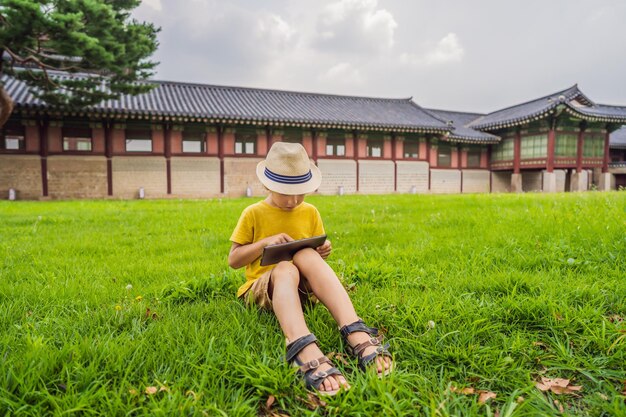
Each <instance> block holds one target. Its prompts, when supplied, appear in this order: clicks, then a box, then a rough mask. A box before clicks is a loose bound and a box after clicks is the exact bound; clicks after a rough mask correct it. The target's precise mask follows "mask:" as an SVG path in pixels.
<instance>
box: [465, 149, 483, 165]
mask: <svg viewBox="0 0 626 417" xmlns="http://www.w3.org/2000/svg"><path fill="white" fill-rule="evenodd" d="M482 153H483V152H482V149H480V148H478V149H474V148H470V149H469V150H468V151H467V167H468V168H480V157H481V156H482Z"/></svg>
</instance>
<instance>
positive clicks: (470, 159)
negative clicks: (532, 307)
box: [0, 74, 626, 199]
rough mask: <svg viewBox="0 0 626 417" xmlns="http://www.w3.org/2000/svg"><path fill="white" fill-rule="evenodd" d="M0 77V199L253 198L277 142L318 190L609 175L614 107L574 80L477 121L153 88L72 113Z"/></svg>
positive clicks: (352, 104) (318, 101)
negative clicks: (301, 163)
mask: <svg viewBox="0 0 626 417" xmlns="http://www.w3.org/2000/svg"><path fill="white" fill-rule="evenodd" d="M57 76H61V77H62V76H66V75H63V74H57ZM3 81H4V85H5V88H6V90H7V91H8V93H9V94H10V95H11V97H13V99H14V102H15V108H14V112H13V114H12V116H11V118H10V120H9V122H8V123H7V124H6V125H5V126H4V128H3V129H2V137H1V138H0V196H7V195H9V193H10V192H9V190H14V191H13V193H14V194H15V195H16V196H17V198H23V199H38V198H103V197H112V198H135V197H137V196H139V195H140V194H142V195H145V196H146V197H148V198H163V197H213V196H241V195H246V194H261V193H263V190H262V189H261V187H260V184H259V183H258V181H257V179H256V176H255V166H256V164H257V163H258V161H260V160H261V159H263V158H264V157H265V155H266V153H267V150H268V149H269V147H270V146H271V144H272V143H273V142H275V141H291V142H299V143H301V144H302V145H303V146H304V147H305V148H306V150H307V152H308V153H309V155H310V156H311V159H312V160H313V161H314V162H315V163H316V164H317V165H318V166H319V167H320V169H321V171H322V173H323V177H324V179H323V182H322V185H321V187H320V189H319V190H318V192H319V193H321V194H337V193H356V192H358V193H370V194H384V193H393V192H398V193H468V192H490V191H494V192H496V191H534V190H542V191H564V190H584V189H588V188H590V187H591V184H592V182H593V183H595V184H597V185H598V186H599V187H601V188H603V189H608V188H609V187H610V185H611V184H616V183H618V182H619V181H621V180H616V178H618V177H617V176H616V175H621V174H611V173H610V172H609V157H610V154H609V148H608V144H609V134H610V133H611V132H612V131H614V130H616V129H618V128H619V127H620V126H621V125H622V124H626V108H624V107H615V106H606V105H598V104H595V103H593V102H592V101H591V100H589V99H588V98H587V97H585V96H584V95H583V94H582V93H581V92H580V91H579V90H578V88H577V87H576V86H574V87H572V88H570V89H567V90H564V91H561V92H557V93H555V94H552V95H550V96H546V97H543V98H540V99H536V100H533V101H530V102H527V103H523V104H521V105H518V106H513V107H510V108H507V109H503V110H499V111H497V112H493V113H490V114H486V115H485V114H477V113H463V112H452V111H445V110H428V109H424V108H422V107H420V106H419V105H417V104H416V103H415V102H413V101H412V99H410V98H402V99H388V98H371V97H353V96H339V95H329V94H312V93H302V92H290V91H277V90H263V89H253V88H242V87H224V86H213V85H201V84H189V83H175V82H157V81H154V84H155V88H154V89H153V90H152V91H151V92H149V93H146V94H143V95H140V96H134V97H133V96H123V97H121V98H120V99H119V100H111V101H107V102H103V103H101V104H100V105H97V106H93V107H90V108H88V109H84V110H82V111H71V110H64V109H60V108H52V107H50V106H48V105H46V104H45V103H42V102H40V101H39V100H37V99H35V98H34V96H33V95H32V94H31V92H30V91H29V90H28V88H26V86H25V85H24V84H23V83H21V82H19V81H17V80H14V79H8V78H5V79H4V80H3ZM611 155H612V154H611ZM611 169H612V168H611ZM611 179H613V180H611Z"/></svg>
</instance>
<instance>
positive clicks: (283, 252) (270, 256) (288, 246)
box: [261, 235, 326, 266]
mask: <svg viewBox="0 0 626 417" xmlns="http://www.w3.org/2000/svg"><path fill="white" fill-rule="evenodd" d="M325 241H326V235H321V236H315V237H309V238H306V239H299V240H294V241H293V242H287V243H279V244H277V245H269V246H266V247H265V248H263V255H261V266H266V265H272V264H277V263H278V262H281V261H290V260H291V259H292V258H293V255H295V254H296V252H298V251H299V250H301V249H304V248H313V249H315V248H317V247H318V246H322V245H323V244H324V242H325Z"/></svg>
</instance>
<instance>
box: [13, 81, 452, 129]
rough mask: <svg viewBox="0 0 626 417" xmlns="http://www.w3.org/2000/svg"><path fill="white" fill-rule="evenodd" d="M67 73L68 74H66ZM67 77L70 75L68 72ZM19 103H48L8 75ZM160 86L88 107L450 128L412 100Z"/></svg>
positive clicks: (231, 118)
mask: <svg viewBox="0 0 626 417" xmlns="http://www.w3.org/2000/svg"><path fill="white" fill-rule="evenodd" d="M61 76H63V75H61ZM64 76H66V75H64ZM2 81H3V82H4V83H5V88H6V89H7V92H8V93H9V94H10V95H11V97H13V98H14V100H15V104H16V107H27V108H46V105H45V104H44V103H42V102H41V101H39V100H37V99H36V98H34V97H33V95H32V94H31V93H30V92H29V91H28V89H27V87H26V86H25V84H24V83H22V82H20V81H16V80H14V79H8V77H6V76H5V77H3V79H2ZM150 83H153V84H155V85H156V87H155V88H154V89H153V90H152V91H150V92H149V93H145V94H141V95H138V96H130V95H125V96H122V97H121V98H120V99H118V100H109V101H106V102H103V103H101V104H98V105H95V106H93V107H90V108H89V109H87V111H92V112H95V113H105V114H125V115H129V114H131V115H132V114H136V115H143V116H144V117H145V118H159V117H163V118H170V119H174V120H181V119H183V118H187V119H192V120H201V121H217V120H220V121H223V122H226V123H259V124H265V123H269V124H278V125H281V124H287V125H290V124H293V125H300V126H305V127H337V128H346V129H354V128H360V129H372V130H376V129H380V130H383V129H384V130H395V131H400V132H401V131H421V132H436V133H445V132H447V131H449V130H450V128H449V127H448V126H447V125H446V124H445V123H443V122H442V121H440V120H439V119H437V118H436V117H433V116H432V115H431V114H430V113H428V112H426V111H424V110H423V109H422V108H421V107H420V106H418V105H417V104H415V103H414V102H413V101H412V100H411V99H387V98H370V97H351V96H339V95H330V94H314V93H302V92H292V91H279V90H263V89H255V88H243V87H225V86H215V85H203V84H189V83H178V82H163V81H151V82H150Z"/></svg>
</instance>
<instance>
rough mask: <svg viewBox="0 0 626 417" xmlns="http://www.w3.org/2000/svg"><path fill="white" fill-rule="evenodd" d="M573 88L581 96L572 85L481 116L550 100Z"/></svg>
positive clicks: (575, 86)
mask: <svg viewBox="0 0 626 417" xmlns="http://www.w3.org/2000/svg"><path fill="white" fill-rule="evenodd" d="M574 88H575V89H576V90H578V92H579V93H580V94H582V91H580V90H579V89H578V84H574V85H573V86H571V87H569V88H565V89H563V90H560V91H557V92H555V93H552V94H547V95H545V96H543V97H539V98H535V99H532V100H527V101H524V102H523V103H517V104H513V105H512V106H508V107H503V108H501V109H498V110H495V111H492V112H489V113H487V114H484V115H483V116H490V115H492V114H494V113H499V112H501V111H504V110H508V109H512V108H514V107H519V106H523V105H524V104H529V103H534V102H536V101H540V100H543V99H547V98H550V97H552V96H556V95H560V94H562V93H565V92H566V91H569V90H571V89H574ZM583 96H584V94H583Z"/></svg>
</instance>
